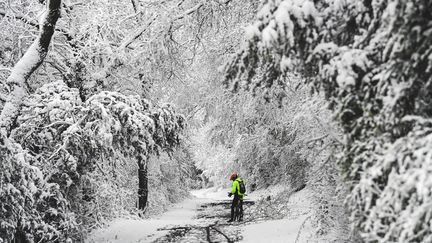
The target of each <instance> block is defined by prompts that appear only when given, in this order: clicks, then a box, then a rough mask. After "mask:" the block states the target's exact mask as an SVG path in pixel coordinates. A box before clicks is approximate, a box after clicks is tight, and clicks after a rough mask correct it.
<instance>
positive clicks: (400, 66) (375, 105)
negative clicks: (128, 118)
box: [225, 0, 432, 242]
mask: <svg viewBox="0 0 432 243" xmlns="http://www.w3.org/2000/svg"><path fill="white" fill-rule="evenodd" d="M430 9H432V2H431V1H423V0H406V1H405V0H363V1H356V0H347V1H340V0H315V1H311V0H305V1H300V0H266V1H264V3H263V5H262V8H261V10H260V11H259V12H258V15H257V20H256V22H255V23H254V24H252V25H251V26H250V27H248V29H247V33H246V38H247V41H246V43H245V45H244V47H243V48H242V49H241V51H239V52H238V53H237V54H236V55H235V56H234V57H233V58H232V60H231V61H230V62H229V63H228V64H227V65H226V68H225V71H226V84H227V85H228V86H230V87H231V88H232V89H234V90H238V89H241V88H262V89H263V90H264V92H267V90H268V89H269V87H271V86H274V85H283V84H284V82H285V80H286V79H285V74H287V73H292V72H294V73H300V74H301V75H302V77H303V78H305V80H307V81H308V82H311V83H313V84H314V87H315V90H324V93H325V95H326V97H327V98H328V99H329V101H330V108H331V109H332V110H333V111H334V114H335V117H336V119H337V120H338V121H339V123H340V124H341V126H342V129H343V131H344V134H345V145H344V149H343V152H342V153H341V156H340V160H339V165H340V167H341V168H342V171H343V174H344V176H345V179H346V180H347V181H348V182H349V184H350V185H352V186H351V192H350V194H349V196H348V200H347V203H348V207H349V208H350V211H351V215H352V217H353V219H354V220H355V226H356V228H357V229H358V230H359V233H360V235H361V237H362V238H363V240H364V241H366V242H429V241H431V240H432V239H431V237H432V231H431V227H430V222H431V215H432V209H431V207H430V206H428V202H430V201H431V199H432V193H431V190H432V185H431V179H430V178H432V177H431V173H430V171H431V168H432V167H431V166H430V162H431V158H430V156H429V155H430V152H428V151H429V150H428V149H427V148H428V147H429V146H430V144H431V140H430V131H431V129H430V128H431V122H430V117H431V114H432V112H431V107H432V106H431V98H430V97H431V82H432V77H431V74H432V73H431V72H432V58H431V57H432V47H431V46H432V15H431V13H430ZM258 70H264V74H263V75H256V74H257V73H260V72H258ZM245 80H246V81H245Z"/></svg>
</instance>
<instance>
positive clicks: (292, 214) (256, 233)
mask: <svg viewBox="0 0 432 243" xmlns="http://www.w3.org/2000/svg"><path fill="white" fill-rule="evenodd" d="M286 190H287V188H286V187H283V186H274V187H271V188H270V189H266V190H261V191H257V192H256V193H255V192H254V193H252V194H251V195H250V198H251V199H253V200H259V199H261V198H265V197H266V196H271V197H275V196H277V195H278V194H280V193H284V191H286ZM311 197H312V192H311V191H310V189H307V188H306V189H303V190H301V191H299V192H296V193H293V194H292V195H291V196H290V197H289V199H288V208H289V213H288V215H287V216H286V217H285V218H283V219H277V220H269V221H261V222H258V223H254V224H249V225H246V226H245V227H244V228H243V229H244V231H243V233H242V235H243V240H242V242H246V243H255V242H256V243H260V242H266V243H270V242H272V243H279V242H280V243H294V242H296V239H297V242H298V243H301V242H310V238H311V236H312V238H313V228H312V225H311V221H310V216H311Z"/></svg>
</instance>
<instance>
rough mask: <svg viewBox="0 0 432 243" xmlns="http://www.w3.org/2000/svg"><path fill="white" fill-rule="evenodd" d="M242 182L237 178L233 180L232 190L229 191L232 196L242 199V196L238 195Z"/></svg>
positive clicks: (241, 194)
mask: <svg viewBox="0 0 432 243" xmlns="http://www.w3.org/2000/svg"><path fill="white" fill-rule="evenodd" d="M241 181H242V179H241V178H240V177H237V179H235V180H234V181H233V183H232V189H231V193H232V194H233V195H239V196H240V199H243V197H244V194H243V193H240V182H241Z"/></svg>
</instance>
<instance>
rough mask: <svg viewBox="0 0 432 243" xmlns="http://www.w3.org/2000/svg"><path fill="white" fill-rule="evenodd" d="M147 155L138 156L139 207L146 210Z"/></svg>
mask: <svg viewBox="0 0 432 243" xmlns="http://www.w3.org/2000/svg"><path fill="white" fill-rule="evenodd" d="M147 164H148V158H147V157H144V158H143V157H141V156H139V157H138V209H139V210H144V209H145V208H146V206H147V199H148V176H147V172H148V171H147Z"/></svg>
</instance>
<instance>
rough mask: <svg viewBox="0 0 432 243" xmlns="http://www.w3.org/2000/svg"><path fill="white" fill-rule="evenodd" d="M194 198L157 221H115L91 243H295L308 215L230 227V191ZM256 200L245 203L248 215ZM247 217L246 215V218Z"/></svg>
mask: <svg viewBox="0 0 432 243" xmlns="http://www.w3.org/2000/svg"><path fill="white" fill-rule="evenodd" d="M192 195H193V196H194V197H193V198H190V199H187V200H185V201H184V202H182V203H179V204H177V205H175V206H173V207H172V208H171V209H170V210H168V211H167V212H166V213H164V214H162V215H161V216H159V217H157V218H153V219H146V220H130V219H121V220H117V221H114V222H113V223H112V224H111V225H110V226H109V227H108V228H106V229H101V230H98V231H96V232H94V233H93V235H92V236H91V237H90V239H89V240H88V242H89V243H102V242H107V243H129V242H130V243H132V242H156V243H158V242H239V241H240V242H287V243H290V242H293V243H294V242H295V239H296V236H297V233H298V231H299V229H300V227H301V225H302V223H303V222H304V220H305V218H306V217H307V216H306V215H301V216H298V217H295V218H293V217H290V218H286V219H281V220H271V221H261V222H259V223H257V222H251V221H247V220H245V222H244V223H241V224H239V223H234V224H228V223H226V220H227V219H228V216H229V200H227V198H226V191H225V190H222V191H217V192H214V191H212V190H210V189H207V190H198V191H193V192H192ZM252 204H253V201H251V200H249V201H248V202H247V203H246V204H245V214H247V209H248V207H249V206H250V205H252ZM245 216H246V215H245Z"/></svg>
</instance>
